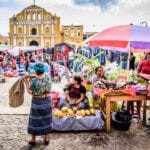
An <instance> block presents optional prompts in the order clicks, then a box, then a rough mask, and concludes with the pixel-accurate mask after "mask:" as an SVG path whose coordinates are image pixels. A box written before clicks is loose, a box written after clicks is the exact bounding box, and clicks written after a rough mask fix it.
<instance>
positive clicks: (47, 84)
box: [24, 63, 52, 146]
mask: <svg viewBox="0 0 150 150" xmlns="http://www.w3.org/2000/svg"><path fill="white" fill-rule="evenodd" d="M34 70H35V73H36V76H35V77H34V78H32V79H31V80H30V81H29V80H28V79H26V78H25V79H24V81H25V84H26V88H27V91H28V93H29V94H31V95H32V104H31V111H30V116H29V124H28V133H29V134H31V135H32V139H31V141H30V142H29V144H30V145H31V146H35V145H36V136H40V135H44V144H45V145H48V144H49V136H48V134H49V133H50V132H51V130H52V101H51V97H50V90H51V81H50V78H49V76H48V75H47V74H46V73H45V65H44V64H43V63H36V64H35V65H34Z"/></svg>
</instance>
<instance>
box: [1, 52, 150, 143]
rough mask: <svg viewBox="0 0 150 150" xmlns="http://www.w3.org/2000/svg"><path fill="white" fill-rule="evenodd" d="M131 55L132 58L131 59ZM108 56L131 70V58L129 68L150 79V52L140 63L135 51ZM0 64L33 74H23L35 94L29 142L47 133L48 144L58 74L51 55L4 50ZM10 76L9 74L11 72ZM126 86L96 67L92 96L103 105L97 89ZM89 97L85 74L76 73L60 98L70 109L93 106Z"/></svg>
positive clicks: (31, 91) (30, 118)
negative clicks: (8, 53)
mask: <svg viewBox="0 0 150 150" xmlns="http://www.w3.org/2000/svg"><path fill="white" fill-rule="evenodd" d="M129 56H130V58H128V57H129ZM107 57H108V58H107V59H108V60H109V61H110V62H114V61H116V62H117V63H118V64H120V63H121V68H122V69H127V66H128V60H129V69H132V70H135V69H137V75H138V76H139V77H141V78H143V79H144V80H146V81H148V80H150V78H149V77H150V53H147V54H146V58H144V59H143V60H142V61H141V62H138V64H137V65H136V64H135V60H136V58H135V56H134V54H133V53H131V54H130V55H129V54H128V53H122V54H120V53H116V54H114V53H113V52H111V53H110V55H109V56H108V55H107ZM18 59H19V62H18ZM5 62H7V63H5ZM0 65H1V68H2V69H3V70H4V72H7V71H8V70H9V71H13V70H16V69H20V68H22V69H24V70H25V71H26V72H28V73H29V74H27V75H24V76H23V77H24V78H23V80H24V82H25V85H26V89H27V91H28V93H29V94H31V95H32V102H31V103H32V104H31V111H30V116H29V124H28V133H29V134H31V135H32V138H31V141H30V142H29V144H30V145H31V146H35V145H36V136H39V135H44V144H45V145H48V144H49V136H48V134H49V133H50V132H51V131H52V109H53V108H52V98H51V96H50V93H51V86H52V82H51V75H52V76H54V74H53V73H54V72H52V71H51V70H52V69H55V68H53V66H52V63H51V62H50V59H49V58H48V57H46V58H44V57H43V54H42V53H41V52H32V53H28V52H25V53H21V54H20V55H19V58H17V57H14V56H12V57H10V58H9V57H6V55H5V54H3V53H0ZM68 69H70V68H68ZM7 75H8V76H9V74H7ZM10 76H11V74H10ZM125 85H127V84H125ZM125 85H120V87H119V86H118V85H117V84H116V82H114V81H110V80H109V79H107V77H106V76H105V70H104V67H102V66H98V67H96V68H95V77H94V78H93V80H92V89H91V94H92V99H93V100H94V101H99V102H100V103H101V106H105V100H103V101H102V100H101V98H100V96H99V93H97V91H95V89H96V88H99V91H100V92H103V91H104V90H106V89H119V88H122V87H123V86H125ZM148 89H150V87H149V88H148ZM89 99H90V98H89V97H87V88H86V84H83V76H81V77H80V76H77V75H74V76H72V80H71V83H69V84H68V85H66V86H65V87H64V95H63V96H61V97H60V103H59V109H61V108H62V107H64V106H66V107H68V108H70V109H73V108H77V109H79V110H80V109H89V107H90V103H89V101H90V100H89ZM137 104H138V107H139V108H140V106H141V103H139V102H138V103H137ZM131 105H133V104H131V103H130V104H129V106H131ZM138 110H140V109H138ZM139 113H140V112H139Z"/></svg>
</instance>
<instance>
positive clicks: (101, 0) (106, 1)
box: [73, 0, 118, 11]
mask: <svg viewBox="0 0 150 150" xmlns="http://www.w3.org/2000/svg"><path fill="white" fill-rule="evenodd" d="M73 1H74V4H76V5H94V6H99V7H100V8H101V9H102V10H103V11H104V10H106V9H107V8H109V7H110V6H111V5H114V4H117V2H118V0H84V1H83V0H73Z"/></svg>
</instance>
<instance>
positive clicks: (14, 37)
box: [14, 37, 16, 46]
mask: <svg viewBox="0 0 150 150" xmlns="http://www.w3.org/2000/svg"><path fill="white" fill-rule="evenodd" d="M14 46H16V37H14Z"/></svg>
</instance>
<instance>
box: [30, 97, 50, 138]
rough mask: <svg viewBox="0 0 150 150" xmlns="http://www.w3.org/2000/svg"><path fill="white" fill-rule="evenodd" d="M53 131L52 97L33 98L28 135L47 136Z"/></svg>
mask: <svg viewBox="0 0 150 150" xmlns="http://www.w3.org/2000/svg"><path fill="white" fill-rule="evenodd" d="M51 130H52V102H51V97H45V98H32V105H31V111H30V116H29V124H28V133H29V134H32V135H35V136H36V135H46V134H48V133H50V132H51Z"/></svg>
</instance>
